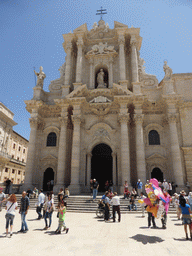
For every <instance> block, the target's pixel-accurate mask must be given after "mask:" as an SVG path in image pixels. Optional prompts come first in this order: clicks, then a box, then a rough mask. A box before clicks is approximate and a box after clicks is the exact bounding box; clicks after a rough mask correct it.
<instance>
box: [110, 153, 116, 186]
mask: <svg viewBox="0 0 192 256" xmlns="http://www.w3.org/2000/svg"><path fill="white" fill-rule="evenodd" d="M111 155H112V158H113V185H114V186H116V185H117V173H116V156H117V154H116V153H115V152H112V154H111Z"/></svg>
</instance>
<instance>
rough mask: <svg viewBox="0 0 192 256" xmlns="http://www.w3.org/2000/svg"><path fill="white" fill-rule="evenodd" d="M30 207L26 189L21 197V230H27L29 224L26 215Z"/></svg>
mask: <svg viewBox="0 0 192 256" xmlns="http://www.w3.org/2000/svg"><path fill="white" fill-rule="evenodd" d="M28 209H29V198H28V197H27V193H26V191H23V193H22V198H21V204H20V209H19V213H20V214H21V230H20V231H19V232H23V233H24V232H27V231H28V230H29V229H28V226H27V222H26V220H25V217H26V215H27V212H28Z"/></svg>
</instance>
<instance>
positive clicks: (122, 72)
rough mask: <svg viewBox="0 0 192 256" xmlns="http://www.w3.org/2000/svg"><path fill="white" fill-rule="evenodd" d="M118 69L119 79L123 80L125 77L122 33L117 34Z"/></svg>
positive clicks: (123, 38)
mask: <svg viewBox="0 0 192 256" xmlns="http://www.w3.org/2000/svg"><path fill="white" fill-rule="evenodd" d="M118 42H119V70H120V81H124V80H125V79H126V75H125V49H124V44H125V37H124V35H119V39H118Z"/></svg>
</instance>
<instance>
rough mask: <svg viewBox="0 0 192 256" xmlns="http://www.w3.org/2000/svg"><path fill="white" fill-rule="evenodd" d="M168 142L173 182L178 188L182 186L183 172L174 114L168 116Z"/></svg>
mask: <svg viewBox="0 0 192 256" xmlns="http://www.w3.org/2000/svg"><path fill="white" fill-rule="evenodd" d="M168 122H169V130H170V140H171V155H172V163H173V172H174V176H175V182H176V184H177V185H178V186H183V185H184V181H183V171H182V164H181V154H180V147H179V140H178V133H177V117H176V115H175V114H168Z"/></svg>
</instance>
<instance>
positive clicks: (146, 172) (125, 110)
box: [24, 20, 192, 194]
mask: <svg viewBox="0 0 192 256" xmlns="http://www.w3.org/2000/svg"><path fill="white" fill-rule="evenodd" d="M63 38H64V43H63V47H64V50H65V52H66V60H65V63H64V64H63V65H62V67H61V68H60V69H59V70H60V74H61V75H60V78H58V79H56V80H54V81H51V83H50V85H49V92H45V91H44V90H43V82H44V79H45V77H46V76H45V74H44V72H43V71H42V70H43V69H42V67H41V68H40V72H39V73H36V72H35V74H36V75H37V85H36V86H35V88H33V90H34V95H33V98H32V100H28V101H25V103H26V109H27V111H28V112H29V113H30V114H31V118H30V120H29V121H30V126H31V133H30V140H29V149H28V159H27V165H26V177H25V184H24V187H25V188H26V189H27V188H29V187H33V186H37V187H38V188H41V187H43V188H44V190H46V189H47V182H49V181H52V183H53V184H54V186H53V190H54V191H55V192H57V191H58V190H59V188H60V187H63V186H69V189H70V192H71V193H73V194H76V193H77V194H78V193H85V192H88V191H89V182H90V179H91V178H96V179H97V180H98V181H99V183H100V190H101V191H102V190H104V183H105V181H106V180H112V181H113V184H114V189H115V190H117V191H119V192H122V191H123V184H124V182H125V180H127V181H128V183H129V184H130V186H135V184H136V182H137V180H138V179H141V181H142V182H143V183H145V182H146V180H147V179H150V178H151V177H155V178H157V179H158V180H162V179H166V180H167V181H173V182H175V183H176V184H177V185H178V189H181V188H183V187H184V184H185V183H186V182H188V183H189V184H190V185H191V186H192V131H191V125H192V90H191V86H192V73H186V74H172V69H171V68H170V67H169V66H168V65H167V63H166V62H165V63H164V66H163V69H164V72H165V77H164V79H163V80H162V81H161V82H160V83H158V80H157V78H156V76H155V75H150V74H147V73H146V72H145V67H144V66H143V65H144V60H143V59H141V58H140V54H139V51H140V48H141V44H142V38H141V36H140V29H139V28H134V27H131V28H128V26H127V25H124V24H122V23H119V22H116V21H115V22H114V29H110V28H109V26H108V24H107V23H106V24H105V22H104V21H103V20H100V21H99V22H98V24H97V23H94V25H93V28H92V29H91V30H90V31H88V29H87V25H86V24H84V25H82V26H80V27H78V28H77V29H75V30H74V31H73V33H71V32H70V33H68V34H64V35H63Z"/></svg>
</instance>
